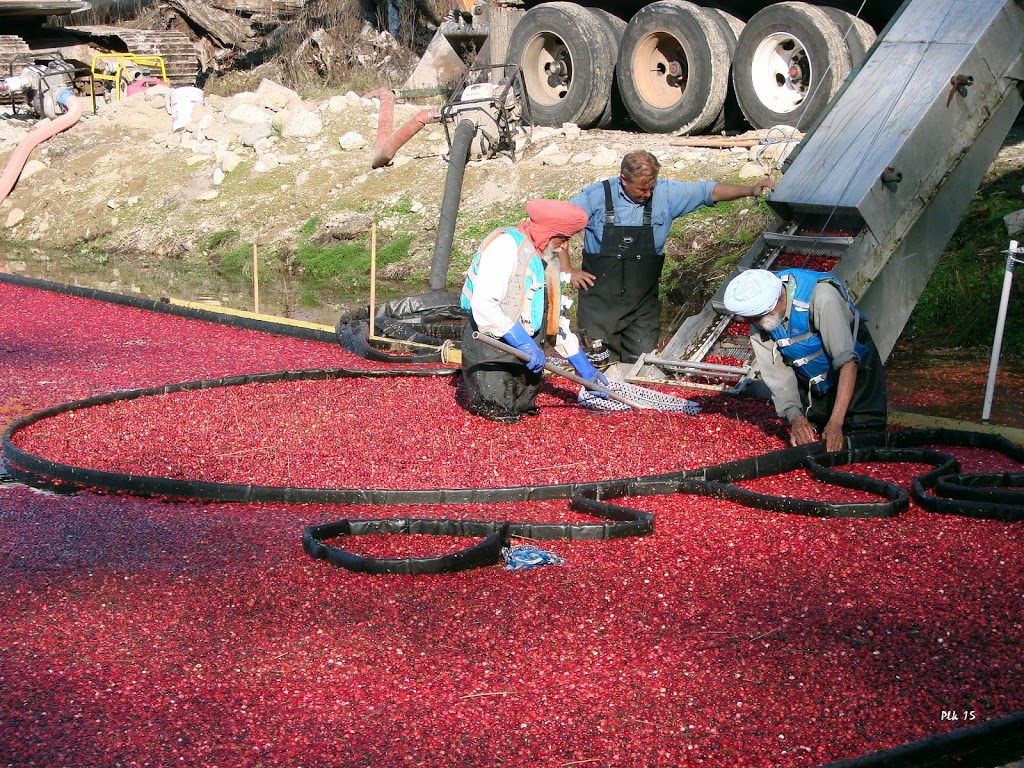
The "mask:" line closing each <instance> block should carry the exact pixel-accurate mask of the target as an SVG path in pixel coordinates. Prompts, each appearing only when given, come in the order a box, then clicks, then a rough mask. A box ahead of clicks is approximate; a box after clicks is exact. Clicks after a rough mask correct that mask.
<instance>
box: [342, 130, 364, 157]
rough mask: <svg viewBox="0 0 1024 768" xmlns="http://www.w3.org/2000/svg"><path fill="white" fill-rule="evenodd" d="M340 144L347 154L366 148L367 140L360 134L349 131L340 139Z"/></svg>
mask: <svg viewBox="0 0 1024 768" xmlns="http://www.w3.org/2000/svg"><path fill="white" fill-rule="evenodd" d="M338 144H340V145H341V148H342V149H344V150H345V151H346V152H351V151H353V150H356V149H362V148H363V147H365V146H366V139H365V138H364V137H363V135H362V134H360V133H357V132H355V131H349V132H348V133H346V134H345V135H344V136H341V137H340V138H339V139H338Z"/></svg>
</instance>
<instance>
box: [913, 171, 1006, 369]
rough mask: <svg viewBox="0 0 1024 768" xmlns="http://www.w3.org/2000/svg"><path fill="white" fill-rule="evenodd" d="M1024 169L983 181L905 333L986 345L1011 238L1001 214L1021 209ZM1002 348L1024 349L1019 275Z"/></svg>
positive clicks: (926, 338)
mask: <svg viewBox="0 0 1024 768" xmlns="http://www.w3.org/2000/svg"><path fill="white" fill-rule="evenodd" d="M1022 184H1024V171H1013V172H1010V173H1004V174H1001V175H996V176H994V177H992V178H990V179H988V180H986V181H985V182H984V183H983V184H982V185H981V187H980V189H979V190H978V193H977V194H976V195H975V196H974V199H973V200H972V201H971V203H970V205H969V206H968V208H967V211H966V212H965V213H964V216H963V218H962V219H961V220H960V225H959V226H958V227H957V230H956V232H954V234H953V236H952V238H951V239H950V242H949V246H948V247H947V248H946V251H945V252H944V253H943V255H942V256H941V258H940V259H939V263H938V265H937V266H936V267H935V271H934V272H933V273H932V276H931V279H929V281H928V284H927V285H926V286H925V289H924V292H923V293H922V294H921V297H920V299H919V300H918V302H917V306H916V307H915V308H914V312H913V314H912V315H911V316H910V320H909V322H908V324H907V329H906V330H905V332H904V335H905V336H906V337H907V338H908V339H911V340H913V339H915V338H916V339H919V340H923V341H926V342H927V343H928V344H932V345H936V346H963V347H972V346H973V347H986V348H991V346H992V341H993V337H994V336H995V326H996V321H997V318H998V312H999V303H1000V299H1001V296H1002V288H1003V279H1004V275H1005V271H1006V253H1005V251H1006V249H1007V247H1008V246H1009V242H1010V238H1009V236H1008V235H1007V233H1006V226H1005V224H1004V223H1003V217H1004V216H1006V215H1007V214H1008V213H1012V212H1013V211H1016V210H1020V209H1021V208H1024V191H1022V189H1021V186H1022ZM1003 350H1004V352H1005V353H1007V354H1011V355H1021V354H1024V275H1022V274H1020V270H1018V271H1017V274H1016V276H1015V281H1014V285H1013V291H1012V293H1011V296H1010V304H1009V310H1008V312H1007V319H1006V327H1005V330H1004V334H1003Z"/></svg>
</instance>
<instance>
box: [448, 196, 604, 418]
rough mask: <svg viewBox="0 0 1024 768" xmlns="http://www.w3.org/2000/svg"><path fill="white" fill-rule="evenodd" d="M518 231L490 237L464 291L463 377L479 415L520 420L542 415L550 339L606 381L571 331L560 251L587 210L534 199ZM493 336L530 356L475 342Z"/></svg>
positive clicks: (592, 376)
mask: <svg viewBox="0 0 1024 768" xmlns="http://www.w3.org/2000/svg"><path fill="white" fill-rule="evenodd" d="M526 216H527V218H526V219H524V220H523V221H522V222H520V223H519V225H518V226H515V227H501V228H499V229H496V230H494V231H493V232H491V233H490V234H489V235H488V236H487V237H486V238H484V241H483V243H482V244H481V245H480V248H479V249H478V250H477V252H476V255H475V256H474V257H473V263H472V264H471V265H470V268H469V272H468V274H467V276H466V284H465V285H464V286H463V289H462V308H463V309H465V310H466V311H467V312H469V318H468V319H467V321H466V329H465V331H464V333H463V337H462V348H461V351H462V378H463V381H464V382H465V385H466V393H467V395H468V397H469V405H470V408H471V409H472V410H473V412H474V413H476V414H478V415H480V416H483V417H484V418H487V419H491V420H492V421H498V422H502V423H512V424H514V423H518V422H519V420H520V419H521V418H522V417H523V415H527V416H533V415H536V414H537V413H539V409H538V408H537V403H536V401H537V392H538V390H539V389H540V385H541V382H542V380H543V371H544V363H545V357H544V350H543V345H544V341H545V337H546V336H556V341H555V351H556V352H557V353H558V354H559V355H561V356H562V357H565V358H566V359H567V360H568V361H569V362H570V363H571V364H572V366H573V367H574V368H575V369H576V372H577V373H578V374H579V375H580V376H582V377H583V378H585V379H587V380H588V381H594V382H598V383H602V384H607V383H608V382H607V379H605V378H604V376H603V375H602V374H601V373H600V372H598V371H597V370H596V369H595V368H594V366H593V365H591V364H590V361H589V360H587V358H586V355H584V354H583V353H582V352H581V351H580V344H579V340H578V339H577V338H576V334H574V333H573V332H572V331H570V330H569V320H568V318H567V317H566V316H565V310H566V309H568V308H569V306H570V305H571V302H570V301H569V299H563V297H562V295H561V290H560V281H559V269H558V252H559V250H560V249H561V248H562V246H563V245H564V244H565V243H566V242H568V240H569V238H571V237H572V236H573V235H575V234H576V233H577V232H579V231H580V230H582V229H583V227H585V226H586V224H587V215H586V213H585V212H584V211H583V209H581V208H579V207H578V206H575V205H573V204H572V203H567V202H564V201H562V200H543V199H536V200H531V201H530V202H528V203H527V204H526ZM477 332H479V333H486V334H489V335H491V336H494V337H495V338H498V339H501V340H502V341H504V342H505V343H507V344H510V345H511V346H513V347H515V348H516V349H518V350H519V351H520V352H523V353H525V354H526V355H528V356H529V359H528V360H526V361H525V362H524V361H523V360H520V359H519V358H517V357H514V356H512V355H509V354H507V353H506V352H503V351H501V350H498V349H494V348H493V347H491V346H489V345H488V344H486V343H484V342H482V341H479V340H478V339H474V338H473V334H474V333H477Z"/></svg>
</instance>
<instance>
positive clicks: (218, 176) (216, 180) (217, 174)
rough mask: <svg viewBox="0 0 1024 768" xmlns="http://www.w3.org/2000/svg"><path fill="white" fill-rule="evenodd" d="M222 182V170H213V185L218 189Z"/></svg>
mask: <svg viewBox="0 0 1024 768" xmlns="http://www.w3.org/2000/svg"><path fill="white" fill-rule="evenodd" d="M223 182H224V170H223V169H222V168H214V169H213V184H214V186H217V187H219V186H220V185H221V184H222V183H223Z"/></svg>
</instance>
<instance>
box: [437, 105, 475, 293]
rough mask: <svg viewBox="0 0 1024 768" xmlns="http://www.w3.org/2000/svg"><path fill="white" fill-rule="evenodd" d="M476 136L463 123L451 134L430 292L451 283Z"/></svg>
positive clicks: (469, 124) (473, 129) (472, 130)
mask: <svg viewBox="0 0 1024 768" xmlns="http://www.w3.org/2000/svg"><path fill="white" fill-rule="evenodd" d="M475 136H476V125H475V124H474V123H472V122H470V121H469V120H462V121H461V122H460V123H459V124H458V125H457V126H455V132H454V134H452V149H451V152H450V153H449V155H448V176H447V177H446V178H445V180H444V198H442V200H441V215H440V217H439V219H438V222H437V239H436V240H435V241H434V256H433V258H432V259H431V263H430V282H429V283H428V285H429V286H430V290H432V291H440V290H443V289H444V287H445V285H447V283H448V263H449V262H450V261H451V255H452V242H453V241H454V240H455V218H456V216H457V215H458V213H459V204H460V202H461V200H462V181H463V179H464V178H465V175H466V162H467V161H468V160H469V150H470V148H471V147H472V145H473V138H474V137H475Z"/></svg>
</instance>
